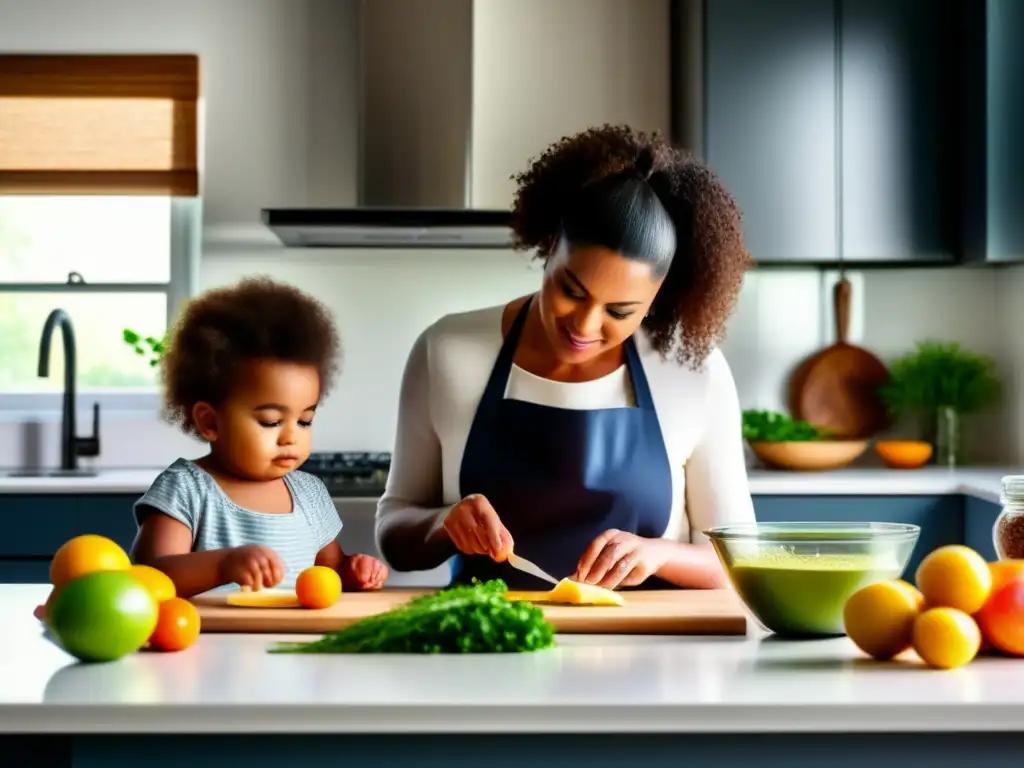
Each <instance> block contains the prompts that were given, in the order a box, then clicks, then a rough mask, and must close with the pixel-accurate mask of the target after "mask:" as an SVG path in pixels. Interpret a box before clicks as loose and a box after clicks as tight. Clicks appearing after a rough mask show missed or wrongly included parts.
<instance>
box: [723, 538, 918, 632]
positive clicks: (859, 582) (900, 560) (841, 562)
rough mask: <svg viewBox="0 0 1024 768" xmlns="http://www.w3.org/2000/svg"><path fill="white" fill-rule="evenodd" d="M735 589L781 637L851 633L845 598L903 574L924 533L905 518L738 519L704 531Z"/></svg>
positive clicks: (765, 623) (759, 621)
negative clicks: (863, 520) (870, 520)
mask: <svg viewBox="0 0 1024 768" xmlns="http://www.w3.org/2000/svg"><path fill="white" fill-rule="evenodd" d="M704 533H705V535H706V536H708V538H710V539H711V544H712V545H713V546H714V548H715V552H716V553H717V554H718V559H719V560H720V561H721V562H722V565H723V567H724V568H725V571H726V573H727V574H728V576H729V580H730V581H731V582H732V585H733V587H734V588H735V590H736V593H737V594H738V595H739V596H740V599H741V600H742V601H743V603H744V604H745V605H746V607H747V609H748V610H749V611H750V613H751V614H753V616H754V618H755V619H756V620H757V622H758V624H760V625H761V626H762V627H763V628H764V629H765V630H767V631H769V632H774V633H775V634H776V635H780V636H783V637H807V638H810V637H834V636H838V635H844V634H846V631H845V629H844V628H843V606H844V605H845V604H846V600H847V598H849V597H850V595H852V594H853V593H854V592H856V591H857V590H858V589H860V588H861V587H863V586H866V585H867V584H871V583H873V582H876V581H884V580H887V579H898V578H899V577H900V576H901V575H902V574H903V571H904V569H905V568H906V567H907V562H908V561H909V560H910V555H911V554H912V553H913V551H914V545H915V544H917V538H918V536H919V535H920V533H921V528H920V526H917V525H904V524H902V523H836V522H828V523H797V522H793V523H741V524H737V525H724V526H720V527H718V528H711V529H710V530H707V531H704Z"/></svg>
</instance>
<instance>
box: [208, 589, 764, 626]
mask: <svg viewBox="0 0 1024 768" xmlns="http://www.w3.org/2000/svg"><path fill="white" fill-rule="evenodd" d="M430 591H432V590H417V589H385V590H381V591H380V592H350V593H346V594H343V595H342V596H341V598H340V599H339V600H338V602H337V603H335V604H334V605H333V606H331V607H330V608H325V609H323V610H316V611H312V610H307V609H305V608H242V607H238V606H232V605H228V604H227V595H226V594H225V593H207V594H203V595H197V596H196V597H194V598H192V602H193V603H194V604H195V605H196V607H197V608H198V609H199V615H200V617H201V618H202V628H203V632H239V633H250V634H282V635H291V634H323V633H325V632H332V631H334V630H337V629H341V628H342V627H347V626H349V625H350V624H354V623H355V622H357V621H359V620H360V619H365V618H366V617H368V616H374V615H376V614H378V613H383V612H385V611H388V610H390V609H392V608H395V607H397V606H399V605H401V604H402V603H405V602H406V601H408V600H410V599H411V598H413V597H417V596H419V595H423V594H426V593H427V592H430ZM538 594H542V593H538ZM623 596H624V597H625V598H626V605H624V606H608V607H605V606H591V605H542V606H541V607H542V609H543V610H544V615H545V616H546V617H547V619H548V620H549V621H550V622H551V623H552V624H553V625H554V627H555V631H556V632H559V633H562V634H578V635H579V634H582V635H743V634H746V631H747V616H746V613H745V612H744V610H743V606H742V604H741V603H740V601H739V598H737V597H736V595H735V594H734V593H733V592H732V591H731V590H727V589H715V590H654V591H650V592H640V591H637V592H623Z"/></svg>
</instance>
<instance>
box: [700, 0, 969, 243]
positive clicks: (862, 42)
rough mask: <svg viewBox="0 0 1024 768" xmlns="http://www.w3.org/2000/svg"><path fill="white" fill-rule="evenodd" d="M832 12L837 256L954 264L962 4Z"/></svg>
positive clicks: (848, 7)
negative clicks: (954, 47)
mask: <svg viewBox="0 0 1024 768" xmlns="http://www.w3.org/2000/svg"><path fill="white" fill-rule="evenodd" d="M713 1H714V0H713ZM827 4H828V3H826V5H827ZM838 5H839V26H838V36H839V54H840V56H839V62H840V64H839V70H840V73H839V84H840V89H839V105H840V112H841V119H840V123H839V125H840V137H839V142H840V147H841V150H840V151H841V156H842V163H841V164H840V177H841V184H840V196H839V205H840V211H841V217H840V226H841V228H842V247H843V258H844V259H847V260H850V261H857V262H865V261H866V262H871V261H901V260H921V261H927V262H932V263H939V262H953V261H955V260H956V252H957V250H958V247H959V246H958V237H959V224H958V216H957V211H958V205H959V197H958V193H959V190H958V177H957V176H956V174H957V171H958V168H957V163H956V162H955V158H956V157H957V156H958V152H959V145H960V136H959V133H958V132H957V130H956V116H957V106H958V103H959V102H958V94H957V92H956V88H954V87H952V84H953V83H955V82H956V81H957V64H956V58H955V57H954V56H951V55H950V51H949V42H950V41H951V40H953V39H954V37H953V35H954V34H955V29H954V27H955V21H956V8H957V7H958V6H959V3H957V2H955V1H954V2H950V1H949V0H852V1H851V2H841V3H839V4H838Z"/></svg>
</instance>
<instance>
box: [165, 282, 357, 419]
mask: <svg viewBox="0 0 1024 768" xmlns="http://www.w3.org/2000/svg"><path fill="white" fill-rule="evenodd" d="M340 356H341V342H340V340H339V338H338V332H337V329H336V328H335V326H334V320H333V318H332V316H331V313H330V311H329V310H328V309H327V307H326V306H324V305H323V304H322V303H320V302H319V301H317V300H316V299H314V298H313V297H311V296H309V295H308V294H305V293H303V292H302V291H300V290H299V289H297V288H294V287H292V286H290V285H286V284H283V283H278V282H275V281H273V280H270V279H268V278H261V277H255V278H247V279H244V280H242V281H241V282H239V283H237V284H236V285H233V286H231V287H227V288H216V289H214V290H210V291H207V292H206V293H204V294H202V295H201V296H198V297H197V298H195V299H193V300H192V301H191V302H189V304H188V305H187V306H186V307H185V309H184V311H183V312H182V314H181V316H180V317H179V318H178V320H177V322H176V323H175V324H174V328H173V330H172V332H171V334H170V337H169V343H168V347H167V351H166V352H165V353H164V356H163V358H162V359H161V361H160V373H161V378H162V380H163V388H164V415H165V418H166V419H167V421H168V422H170V423H171V424H174V425H176V426H178V427H179V428H181V430H182V431H184V432H185V433H186V434H188V435H192V436H193V437H195V436H196V435H197V432H196V426H195V424H194V423H193V422H192V409H193V407H194V406H195V405H196V403H201V402H207V403H210V404H212V405H214V406H216V405H219V404H220V403H222V402H223V401H224V400H225V399H226V398H227V397H228V396H229V395H230V393H231V390H232V388H233V387H234V386H235V382H236V380H237V376H238V375H239V372H240V371H241V369H242V367H243V366H244V365H245V363H246V362H248V361H251V360H256V359H261V358H264V359H265V358H271V359H274V360H281V361H284V362H288V363H297V364H301V365H312V366H315V367H316V368H317V370H318V371H319V373H320V396H321V397H324V396H325V395H326V394H327V393H328V392H329V391H330V389H331V387H332V386H333V384H334V379H335V376H336V375H337V372H338V368H339V364H340Z"/></svg>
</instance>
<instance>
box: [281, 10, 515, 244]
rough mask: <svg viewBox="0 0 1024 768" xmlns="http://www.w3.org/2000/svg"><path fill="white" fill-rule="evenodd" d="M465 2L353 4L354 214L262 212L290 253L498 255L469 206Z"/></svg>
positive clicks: (468, 17)
mask: <svg viewBox="0 0 1024 768" xmlns="http://www.w3.org/2000/svg"><path fill="white" fill-rule="evenodd" d="M473 4H474V3H473V0H415V2H409V1H408V0H362V2H361V7H360V33H359V46H360V51H359V79H360V105H359V153H358V154H359V169H358V179H359V194H358V205H357V206H356V207H354V208H314V209H303V208H267V209H264V210H263V223H264V224H265V225H266V226H268V227H269V228H270V229H271V230H272V231H273V232H274V233H275V234H276V235H277V237H278V238H280V240H281V242H282V243H284V244H285V245H286V246H289V247H295V248H375V247H376V248H448V249H451V248H507V247H509V244H510V231H509V222H510V219H511V215H510V212H509V211H508V210H483V209H478V208H473V207H472V195H471V190H470V183H471V179H472V173H471V169H472V161H473V151H472V146H473V143H472V112H473Z"/></svg>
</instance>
